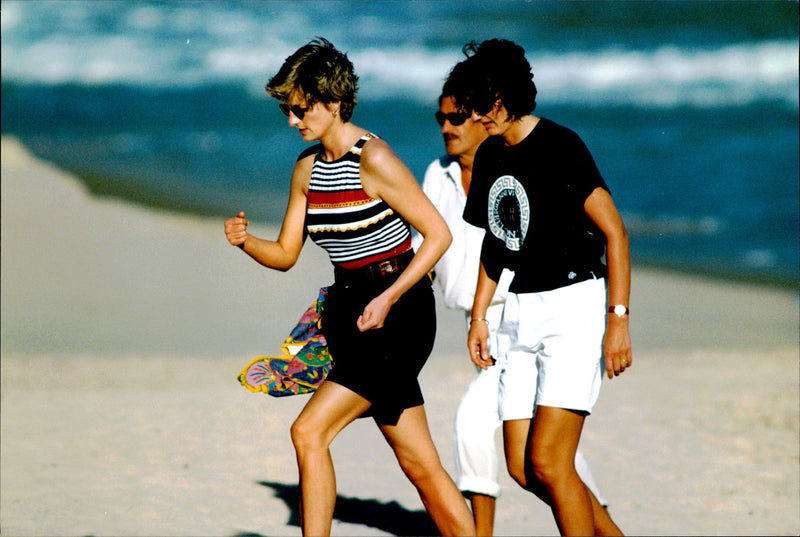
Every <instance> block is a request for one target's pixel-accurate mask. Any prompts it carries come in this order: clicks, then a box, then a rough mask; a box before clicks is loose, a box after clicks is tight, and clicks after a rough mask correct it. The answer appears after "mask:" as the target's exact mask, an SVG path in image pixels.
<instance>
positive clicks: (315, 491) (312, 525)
mask: <svg viewBox="0 0 800 537" xmlns="http://www.w3.org/2000/svg"><path fill="white" fill-rule="evenodd" d="M369 407H370V403H369V401H367V400H366V399H364V398H363V397H361V396H360V395H358V394H356V393H354V392H352V391H351V390H349V389H347V388H345V387H343V386H341V385H339V384H336V383H333V382H327V381H326V382H323V383H322V385H321V386H320V387H319V389H318V390H317V391H316V392H314V394H313V395H312V396H311V398H310V399H309V400H308V403H306V406H305V407H304V408H303V410H302V412H300V415H299V416H298V417H297V419H296V420H295V422H294V423H293V424H292V429H291V433H292V442H293V443H294V448H295V451H296V454H297V468H298V470H299V473H300V520H301V530H302V532H303V535H315V536H317V535H321V536H324V535H330V533H331V523H332V522H333V508H334V505H335V503H336V475H335V473H334V469H333V461H332V460H331V453H330V450H329V447H330V445H331V442H333V439H334V438H336V435H337V434H339V432H340V431H341V430H342V429H344V428H345V427H346V426H347V425H348V424H349V423H351V422H352V421H353V420H355V419H356V418H357V417H359V416H360V415H361V414H363V413H364V411H365V410H367V409H368V408H369Z"/></svg>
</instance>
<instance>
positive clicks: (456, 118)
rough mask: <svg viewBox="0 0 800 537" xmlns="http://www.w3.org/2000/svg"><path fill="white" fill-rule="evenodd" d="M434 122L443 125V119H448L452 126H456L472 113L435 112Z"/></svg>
mask: <svg viewBox="0 0 800 537" xmlns="http://www.w3.org/2000/svg"><path fill="white" fill-rule="evenodd" d="M435 115H436V122H437V123H438V124H439V126H440V127H441V126H443V125H444V122H445V121H449V122H450V124H451V125H452V126H454V127H458V126H459V125H461V124H462V123H464V122H465V121H466V120H467V118H469V117H470V116H471V115H472V114H470V113H468V112H452V113H450V114H445V113H443V112H436V114H435Z"/></svg>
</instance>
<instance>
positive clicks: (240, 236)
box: [225, 212, 249, 248]
mask: <svg viewBox="0 0 800 537" xmlns="http://www.w3.org/2000/svg"><path fill="white" fill-rule="evenodd" d="M248 224H249V222H248V221H247V218H245V216H244V212H240V213H239V214H237V215H236V216H234V217H233V218H228V219H227V220H225V236H226V237H228V242H229V243H231V244H232V245H234V246H238V247H239V248H243V247H244V241H246V240H247V225H248Z"/></svg>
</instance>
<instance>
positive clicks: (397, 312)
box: [225, 38, 475, 535]
mask: <svg viewBox="0 0 800 537" xmlns="http://www.w3.org/2000/svg"><path fill="white" fill-rule="evenodd" d="M357 83H358V77H357V76H356V75H355V73H354V70H353V65H352V63H351V62H350V60H349V59H348V58H347V56H346V55H345V54H343V53H342V52H340V51H338V50H337V49H335V48H334V47H333V45H332V44H331V43H329V42H328V41H326V40H325V39H322V38H317V39H315V40H313V41H311V42H310V43H308V44H307V45H305V46H303V47H301V48H300V49H298V50H297V51H296V52H295V53H294V54H292V55H291V56H289V57H288V58H287V59H286V61H285V63H284V64H283V66H282V67H281V68H280V70H279V71H278V73H277V74H276V75H275V76H274V77H273V78H272V79H271V80H270V81H269V83H268V84H267V88H266V89H267V93H268V94H269V95H270V96H271V97H273V98H275V99H277V100H278V101H280V107H281V110H282V111H283V112H284V113H285V114H286V115H287V116H288V118H289V125H290V126H291V127H294V128H296V129H297V130H298V132H299V133H300V135H301V136H302V137H303V140H305V141H307V142H316V143H315V145H313V146H312V147H310V148H309V149H307V150H306V151H304V152H303V153H302V154H301V155H300V156H299V158H298V160H297V164H296V165H295V169H294V172H293V174H292V180H291V190H290V195H289V203H288V207H287V210H286V215H285V217H284V220H283V226H282V228H281V231H280V234H279V236H278V239H277V241H270V240H264V239H260V238H256V237H254V236H252V235H250V234H249V233H248V232H247V224H248V222H247V219H246V217H245V215H244V213H239V215H237V216H236V217H234V218H230V219H228V220H226V222H225V233H226V235H227V237H228V241H229V242H230V243H231V244H232V245H234V246H238V247H240V248H241V249H242V250H243V251H244V252H245V253H247V254H248V255H249V256H250V257H252V258H253V259H254V260H256V261H257V262H259V263H261V264H262V265H264V266H267V267H270V268H274V269H277V270H288V269H290V268H291V267H292V266H293V265H294V264H295V262H296V261H297V258H298V256H299V254H300V250H301V248H302V247H303V243H304V240H305V237H306V234H308V236H310V237H311V239H312V240H313V241H314V242H316V243H317V244H319V245H320V246H322V247H323V248H325V250H327V252H328V253H329V256H330V259H331V262H332V263H333V268H334V271H333V272H334V280H335V282H334V284H333V285H332V286H331V287H330V288H329V290H328V295H327V297H326V299H325V307H324V310H323V314H322V330H323V332H324V334H325V337H326V339H327V342H328V347H329V350H330V353H331V357H332V360H333V368H332V370H331V372H330V374H329V376H328V378H327V379H326V380H325V382H323V383H322V385H321V386H320V388H319V389H318V390H317V391H316V392H315V393H314V394H313V395H312V396H311V398H310V399H309V400H308V403H307V404H306V406H305V407H304V409H303V410H302V412H301V413H300V415H299V416H298V417H297V419H296V420H295V422H294V423H293V424H292V428H291V435H292V441H293V443H294V447H295V450H296V453H297V464H298V469H299V474H300V510H301V520H302V531H303V534H304V535H328V534H330V531H331V522H332V519H333V510H334V503H335V500H336V479H335V474H334V468H333V462H332V460H331V454H330V451H329V446H330V444H331V442H332V441H333V439H334V438H335V437H336V435H337V434H338V433H339V432H340V431H341V430H342V429H344V428H345V427H346V426H347V425H348V424H350V423H351V422H353V421H354V420H355V419H357V418H359V417H362V416H371V417H372V418H373V419H374V420H375V422H376V423H377V425H378V427H379V429H380V431H381V433H382V434H383V436H384V437H385V438H386V440H387V442H388V443H389V445H390V446H391V447H392V449H393V451H394V453H395V455H396V457H397V460H398V462H399V464H400V467H401V468H402V470H403V472H405V474H406V476H408V478H409V480H410V481H411V483H412V484H413V485H414V486H415V487H416V488H417V490H418V492H419V495H420V497H421V498H422V502H423V504H424V505H425V508H426V509H427V510H428V512H429V513H430V515H431V517H432V519H433V521H434V523H435V524H436V526H437V527H438V529H439V531H440V532H441V533H442V535H474V533H475V528H474V525H473V522H472V517H471V515H470V512H469V509H468V507H467V505H466V502H465V501H464V498H463V497H462V496H461V493H460V492H459V491H458V489H457V488H456V486H455V484H454V483H453V480H452V479H451V478H450V476H449V475H448V474H447V472H446V471H445V470H444V468H443V467H442V465H441V462H440V460H439V455H438V453H437V451H436V448H435V446H434V444H433V440H432V438H431V435H430V431H429V428H428V423H427V419H426V416H425V410H424V406H423V398H422V394H421V392H420V388H419V384H418V382H417V375H418V374H419V372H420V370H421V369H422V366H423V365H424V364H425V361H426V360H427V358H428V355H429V354H430V351H431V349H432V347H433V340H434V336H435V331H436V316H435V308H434V299H433V292H432V289H431V283H430V280H429V279H428V278H427V277H426V275H427V273H428V272H429V271H430V270H431V268H432V267H433V266H434V264H435V263H436V261H437V260H438V259H439V257H440V256H441V255H442V254H443V253H444V251H445V250H446V249H447V247H448V246H449V244H450V241H451V236H450V232H449V230H448V228H447V225H446V224H445V222H444V220H443V219H442V217H441V216H440V215H439V213H438V212H437V211H436V209H435V208H434V207H433V205H432V204H431V203H430V201H429V200H428V198H427V197H426V196H425V194H424V193H423V192H422V189H421V188H420V187H419V184H418V183H417V181H416V179H415V178H414V176H413V175H412V173H411V172H410V171H409V170H408V168H407V167H406V166H405V164H403V162H402V161H401V160H400V159H399V158H398V157H397V155H395V153H394V152H393V151H392V150H391V148H390V147H389V146H388V144H387V143H386V142H385V141H383V140H382V139H380V138H379V137H377V136H375V135H374V134H372V133H370V132H368V131H366V130H364V129H362V128H360V127H357V126H356V125H354V124H352V123H350V119H351V117H352V114H353V109H354V107H355V106H356V104H357V99H356V90H357V85H358V84H357ZM409 226H413V227H414V228H415V229H416V230H417V231H418V232H419V233H420V234H421V235H422V237H423V238H424V240H423V242H422V244H421V246H420V248H419V250H418V251H417V252H416V254H414V252H413V250H412V249H411V234H410V227H409ZM376 477H378V476H376Z"/></svg>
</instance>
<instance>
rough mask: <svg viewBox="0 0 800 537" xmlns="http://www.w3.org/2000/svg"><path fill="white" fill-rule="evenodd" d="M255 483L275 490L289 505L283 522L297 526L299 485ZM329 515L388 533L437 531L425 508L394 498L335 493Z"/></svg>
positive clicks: (254, 536)
mask: <svg viewBox="0 0 800 537" xmlns="http://www.w3.org/2000/svg"><path fill="white" fill-rule="evenodd" d="M259 484H260V485H263V486H265V487H268V488H271V489H272V490H273V491H274V492H275V496H276V497H278V498H280V499H281V500H283V502H284V503H285V504H286V506H287V507H288V508H289V511H290V515H289V520H288V522H287V525H289V526H297V527H300V512H299V510H298V505H299V504H298V502H299V495H300V492H299V487H298V486H297V485H286V484H284V483H274V482H271V481H259ZM333 518H334V520H338V521H340V522H346V523H348V524H361V525H363V526H370V527H372V528H376V529H379V530H381V531H385V532H386V533H390V534H392V535H405V536H410V535H439V531H438V530H437V529H436V526H435V525H434V523H433V520H431V517H430V515H428V513H427V512H426V511H424V510H420V511H409V510H408V509H406V508H405V507H403V506H402V505H400V504H399V503H397V502H394V501H392V502H388V503H387V502H379V501H377V500H364V499H361V498H348V497H344V496H336V509H335V510H334V512H333ZM235 537H263V536H260V535H258V534H256V533H241V534H239V535H236V536H235Z"/></svg>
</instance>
